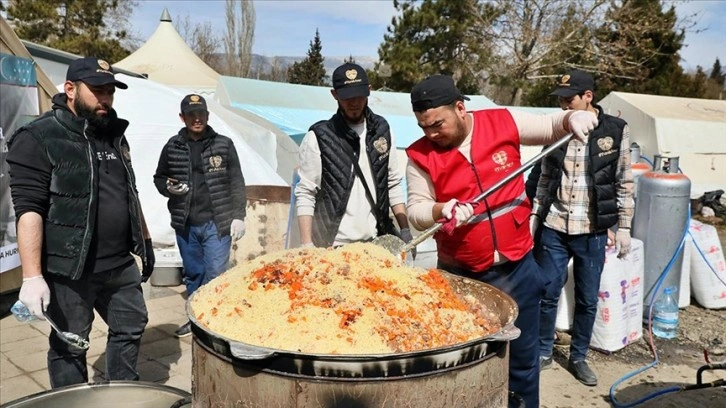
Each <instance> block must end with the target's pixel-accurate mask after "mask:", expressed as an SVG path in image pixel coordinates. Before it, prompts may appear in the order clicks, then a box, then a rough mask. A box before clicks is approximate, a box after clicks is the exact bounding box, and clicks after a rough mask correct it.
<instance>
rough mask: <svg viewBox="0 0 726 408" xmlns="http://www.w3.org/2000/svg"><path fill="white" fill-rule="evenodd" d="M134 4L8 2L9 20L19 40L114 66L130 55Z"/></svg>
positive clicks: (105, 1)
mask: <svg viewBox="0 0 726 408" xmlns="http://www.w3.org/2000/svg"><path fill="white" fill-rule="evenodd" d="M136 5H137V3H136V1H131V0H129V1H126V0H124V1H118V0H33V1H26V0H10V2H9V3H8V7H7V14H8V20H9V21H11V22H12V23H13V25H14V27H13V28H14V29H15V32H16V33H17V34H18V37H20V38H22V39H24V40H28V41H31V42H34V43H38V44H42V45H46V46H49V47H52V48H57V49H60V50H63V51H67V52H70V53H74V54H79V55H83V56H94V57H99V58H102V59H105V60H108V61H109V62H111V63H113V62H116V61H119V60H121V59H123V58H124V57H126V56H127V55H129V50H128V49H127V48H126V47H125V46H124V45H123V44H122V42H125V41H126V40H128V39H129V34H128V31H127V30H126V28H127V27H128V17H129V15H130V14H131V12H132V11H133V8H134V7H135V6H136Z"/></svg>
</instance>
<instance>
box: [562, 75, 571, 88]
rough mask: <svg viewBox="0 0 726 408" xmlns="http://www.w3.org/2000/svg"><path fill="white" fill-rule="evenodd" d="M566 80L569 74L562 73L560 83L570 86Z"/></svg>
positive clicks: (568, 80) (568, 78) (568, 79)
mask: <svg viewBox="0 0 726 408" xmlns="http://www.w3.org/2000/svg"><path fill="white" fill-rule="evenodd" d="M568 82H570V75H569V74H565V75H562V78H560V85H563V86H564V85H566V86H570V84H569V83H568Z"/></svg>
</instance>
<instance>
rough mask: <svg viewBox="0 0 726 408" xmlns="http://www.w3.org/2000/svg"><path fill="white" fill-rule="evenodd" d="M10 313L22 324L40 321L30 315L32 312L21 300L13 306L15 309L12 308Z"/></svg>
mask: <svg viewBox="0 0 726 408" xmlns="http://www.w3.org/2000/svg"><path fill="white" fill-rule="evenodd" d="M10 312H12V314H13V316H15V318H16V319H18V321H21V322H29V321H31V320H37V319H38V318H37V317H35V315H34V314H32V313H30V310H28V308H27V307H26V306H25V304H24V303H23V302H21V301H19V300H18V301H17V302H15V304H13V307H11V308H10Z"/></svg>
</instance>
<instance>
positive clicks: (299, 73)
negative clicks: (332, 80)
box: [287, 29, 328, 86]
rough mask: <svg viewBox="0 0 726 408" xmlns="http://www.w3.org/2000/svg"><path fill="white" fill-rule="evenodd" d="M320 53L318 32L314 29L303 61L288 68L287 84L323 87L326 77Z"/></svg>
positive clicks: (320, 45)
mask: <svg viewBox="0 0 726 408" xmlns="http://www.w3.org/2000/svg"><path fill="white" fill-rule="evenodd" d="M322 51H323V45H322V43H321V41H320V32H319V31H318V30H317V29H316V30H315V38H314V39H313V40H312V41H310V48H309V49H308V53H307V56H306V57H305V59H303V60H302V61H300V62H296V63H294V64H292V66H291V67H290V68H288V70H287V82H289V83H291V84H302V85H315V86H322V85H325V83H326V80H327V78H328V76H327V75H326V74H325V65H323V62H324V61H325V58H324V57H323V54H322Z"/></svg>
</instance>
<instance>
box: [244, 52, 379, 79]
mask: <svg viewBox="0 0 726 408" xmlns="http://www.w3.org/2000/svg"><path fill="white" fill-rule="evenodd" d="M348 58H349V57H348V56H345V57H325V60H324V61H323V65H324V66H325V73H326V74H327V75H328V76H331V75H333V71H334V70H335V68H337V67H338V66H340V65H342V64H343V62H345V60H346V59H348ZM303 59H305V57H288V56H278V57H267V56H264V55H258V54H252V69H253V70H256V69H260V70H261V72H269V71H270V70H271V69H272V66H273V64H274V63H275V62H277V64H278V66H279V67H280V68H284V69H287V67H289V66H291V65H292V64H294V63H296V62H300V61H302V60H303ZM353 59H354V60H355V63H356V64H358V65H360V66H361V67H363V68H365V69H373V66H374V65H375V63H376V61H378V58H377V57H366V56H353Z"/></svg>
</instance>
